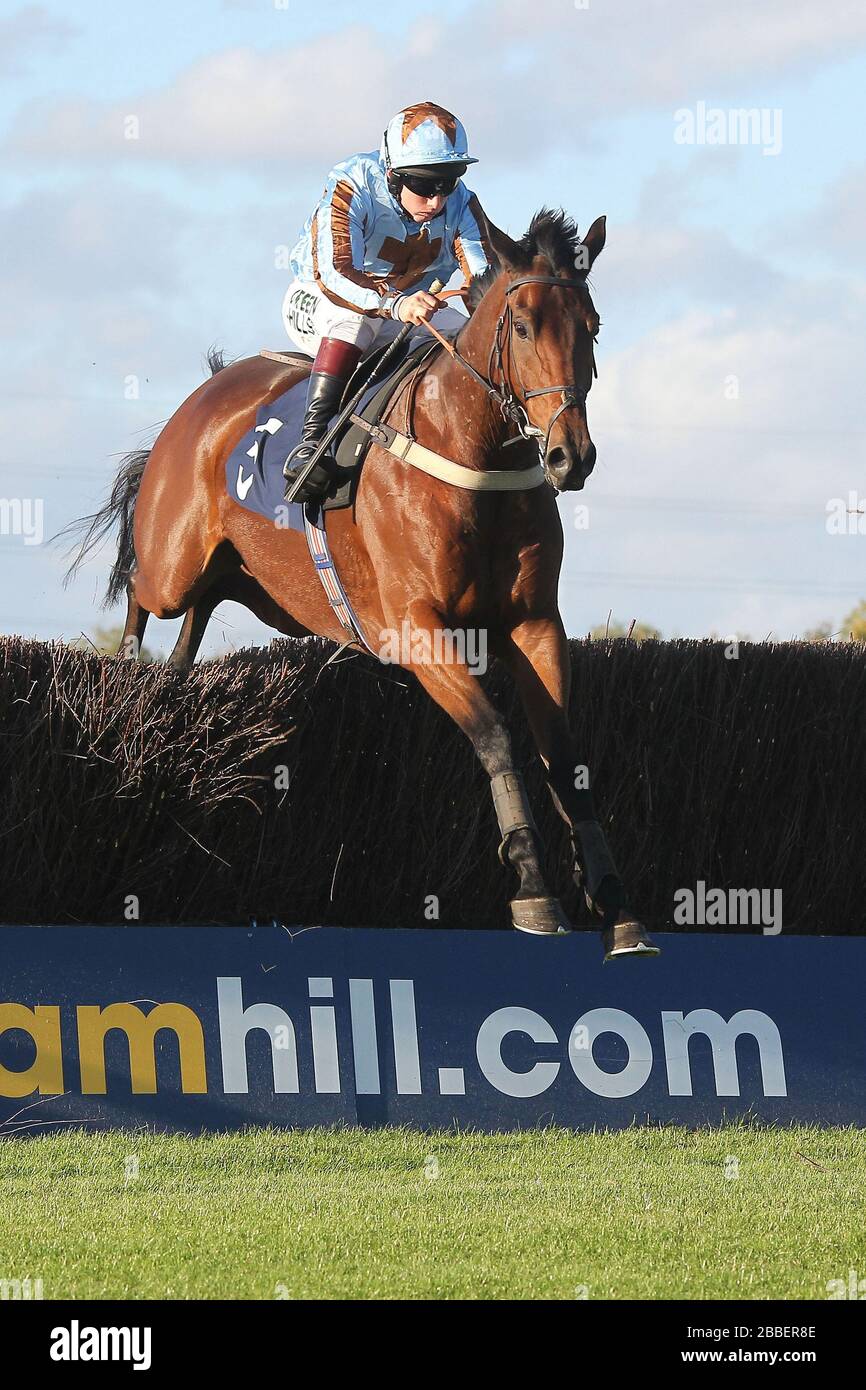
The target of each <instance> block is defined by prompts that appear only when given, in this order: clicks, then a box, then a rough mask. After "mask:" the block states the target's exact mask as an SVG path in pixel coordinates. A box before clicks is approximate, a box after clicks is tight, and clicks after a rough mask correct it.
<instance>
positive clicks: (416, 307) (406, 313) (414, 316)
mask: <svg viewBox="0 0 866 1390" xmlns="http://www.w3.org/2000/svg"><path fill="white" fill-rule="evenodd" d="M441 308H442V301H441V300H440V299H437V298H436V296H435V294H428V293H427V291H426V290H416V292H415V293H414V294H407V295H406V298H405V299H402V300H401V301H400V307H399V308H398V310H397V313H398V314H399V316H400V318H401V319H402V320H403V322H404V323H429V322H430V320H431V319H432V317H433V315H434V314H435V313H436V312H437V310H439V309H441Z"/></svg>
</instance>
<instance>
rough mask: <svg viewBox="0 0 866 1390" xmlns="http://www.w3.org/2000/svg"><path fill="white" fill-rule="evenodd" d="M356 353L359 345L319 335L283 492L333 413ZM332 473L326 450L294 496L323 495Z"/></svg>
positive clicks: (332, 461) (312, 499) (334, 466)
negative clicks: (305, 400)
mask: <svg viewBox="0 0 866 1390" xmlns="http://www.w3.org/2000/svg"><path fill="white" fill-rule="evenodd" d="M360 356H361V350H360V348H357V347H355V345H354V344H353V343H344V342H342V340H341V339H339V338H323V339H322V343H321V346H320V347H319V351H318V352H317V353H316V360H315V362H314V363H313V371H312V374H311V376H310V380H309V384H308V386H307V409H306V414H305V415H304V423H303V425H302V426H301V438H300V442H299V443H298V444H296V445H295V447H294V449H293V450H292V452H291V454H290V455H289V457H288V458H287V459H286V462H285V463H284V465H283V473H284V475H285V477H286V492H287V493H288V491H289V488H290V487H291V485H292V484H293V483H294V481H295V479H296V478H297V477H298V474H299V473H300V472H301V470H302V469H303V467H304V465H305V464H306V463H307V462H308V461H309V459H310V458H311V457H312V454H313V452H314V450H315V448H316V445H317V444H318V443H319V441H320V440H321V439H322V438H323V437H324V435H325V432H326V430H327V428H328V425H329V424H330V423H331V420H332V419H333V418H334V416H335V415H336V414H337V411H338V410H339V408H340V401H341V400H342V397H343V391H344V390H345V387H346V382H347V381H348V380H349V377H350V376H351V374H352V372H353V370H354V368H355V366H356V365H357V363H358V359H359V358H360ZM336 474H337V463H336V460H335V459H334V458H333V457H332V455H331V454H330V453H326V454H323V455H322V457H321V458H320V459H319V461H318V463H317V464H316V466H315V468H314V469H313V471H312V473H311V474H310V476H309V477H308V478H307V480H306V481H305V483H304V485H303V487H302V488H301V490H300V492H298V493H296V494H295V498H294V500H295V501H296V502H320V501H321V500H322V498H323V497H325V496H327V493H328V489H329V488H330V486H331V484H332V483H333V481H334V479H335V477H336Z"/></svg>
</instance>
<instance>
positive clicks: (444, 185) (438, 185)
mask: <svg viewBox="0 0 866 1390" xmlns="http://www.w3.org/2000/svg"><path fill="white" fill-rule="evenodd" d="M394 173H395V174H396V175H397V177H398V178H399V180H400V182H401V183H402V184H403V186H404V188H408V190H409V192H410V193H415V194H416V195H417V196H418V197H419V198H435V197H436V196H437V194H439V193H443V194H444V195H445V197H446V198H447V196H448V194H449V193H453V192H454V190H455V188H456V187H457V185H458V183H459V182H460V175H459V174H448V175H446V176H445V177H444V178H424V177H423V176H422V175H421V174H403V173H401V172H400V170H399V169H395V170H394Z"/></svg>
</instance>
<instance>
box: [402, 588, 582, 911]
mask: <svg viewBox="0 0 866 1390" xmlns="http://www.w3.org/2000/svg"><path fill="white" fill-rule="evenodd" d="M409 616H410V624H411V628H412V632H413V636H414V637H417V636H420V637H421V638H422V639H426V640H422V642H421V644H420V645H421V646H422V647H426V648H427V651H430V652H432V651H435V636H434V635H435V633H436V631H439V632H441V631H442V630H443V628H444V627H445V626H447V625H446V624H444V623H443V622H442V620H441V618H439V616H438V615H437V614H436V613H435V611H434V610H433V609H431V608H430V607H429V606H428V605H426V604H425V605H423V606H422V605H419V604H417V603H416V604H414V605H411V606H410V610H409ZM398 630H399V629H398ZM415 645H416V644H415V641H413V648H414V647H415ZM411 669H413V670H414V671H415V674H416V675H417V677H418V679H419V681H420V682H421V684H422V685H423V686H424V688H425V690H426V691H427V693H428V695H430V696H431V698H432V699H434V700H435V701H436V703H437V704H438V705H441V707H442V708H443V709H444V710H445V711H446V713H447V714H450V716H451V718H452V719H453V720H454V721H455V723H456V724H457V725H458V726H459V727H460V728H461V729H462V730H463V732H464V734H466V736H467V737H468V738H469V739H470V740H471V742H472V745H473V747H474V749H475V752H476V755H477V757H478V759H479V761H480V763H481V765H482V767H483V768H484V770H485V772H486V773H487V775H488V777H489V778H490V788H491V792H492V794H493V804H494V807H495V810H496V816H497V819H498V821H499V830H500V835H501V837H502V838H501V843H500V846H499V857H500V859H501V860H502V862H503V864H507V865H510V866H511V867H512V868H513V869H515V870H516V871H517V873H518V875H519V877H520V887H519V889H518V891H517V896H516V897H515V898H514V899H513V901H512V903H511V916H512V920H513V922H514V925H515V927H518V928H519V929H520V930H521V931H528V932H533V933H535V934H537V935H556V934H557V933H559V932H562V931H568V930H569V929H570V923H569V921H568V918H567V917H566V915H565V913H564V912H563V910H562V908H561V907H560V905H559V903H558V901H557V900H556V898H554V897H553V896H552V894H551V893H550V890H549V888H548V886H547V884H546V882H545V879H544V874H543V872H542V868H541V862H540V859H539V848H540V841H539V837H538V831H537V829H536V826H535V821H534V819H533V816H532V811H531V810H530V807H529V802H528V799H527V796H526V789H525V788H524V785H523V778H522V777H521V775H520V773H519V772H518V770H517V768H516V767H515V766H514V754H513V752H512V748H511V738H510V736H509V733H508V729H507V727H506V725H505V721H504V719H503V718H502V716H501V714H500V713H499V711H498V710H496V709H495V708H494V706H493V705H492V704H491V703H490V701H489V700H488V698H487V696H486V695H485V693H484V691H483V690H482V689H481V685H480V683H479V681H478V679H477V677H476V676H475V675H473V674H472V672H471V671H470V669H469V667H468V666H467V665H465V664H463V663H460V662H454V663H453V664H452V663H447V664H442V663H435V662H432V661H424V662H422V663H420V664H419V665H416V666H413V667H412V668H411Z"/></svg>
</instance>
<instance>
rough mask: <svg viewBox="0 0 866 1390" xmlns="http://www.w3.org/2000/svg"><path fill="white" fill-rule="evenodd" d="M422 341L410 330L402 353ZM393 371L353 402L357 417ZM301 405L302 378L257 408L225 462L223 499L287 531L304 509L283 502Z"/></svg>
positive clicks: (299, 523) (297, 524) (296, 527)
mask: <svg viewBox="0 0 866 1390" xmlns="http://www.w3.org/2000/svg"><path fill="white" fill-rule="evenodd" d="M425 338H426V335H424V333H423V331H422V330H416V332H415V333H412V334H410V337H409V341H408V343H407V348H408V349H409V350H411V349H412V348H413V347H417V346H418V345H419V343H420V342H421V341H422V340H424V339H425ZM402 360H404V359H402V358H401V361H402ZM399 370H400V366H399V363H395V364H394V371H393V372H389V373H388V374H387V375H386V376H385V377H384V378H383V380H382V381H379V382H376V383H375V384H374V385H372V386H371V387H370V388H369V389H368V390H367V391H365V392H364V395H363V396H362V398H361V400H360V401H359V402H358V413H360V412H361V411H362V410H363V409H364V407H365V406H366V405H367V402H368V401H369V400H370V399H371V397H372V396H373V395H375V393H376V392H377V391H379V390H381V388H382V386H383V385H384V383H385V382H386V381H388V380H390V379H391V377H392V376H393V375H394V374H395V373H396V372H397V371H399ZM306 402H307V378H306V377H304V378H303V380H301V381H297V382H295V384H294V386H290V387H289V389H288V391H286V392H284V394H283V395H282V396H277V398H276V400H273V401H271V403H270V405H263V406H259V409H258V410H257V412H256V423H255V426H254V427H253V429H251V430H248V431H247V433H246V434H245V435H244V436H243V438H242V439H241V440H239V441H238V443H237V444H236V445H235V447H234V448H233V449H232V451H231V453H230V454H229V456H228V458H227V459H226V491H227V492H228V495H229V497H231V498H233V500H234V501H235V502H237V503H238V505H239V506H241V507H245V508H246V510H247V511H250V512H258V513H259V515H260V516H266V517H267V518H268V520H269V521H272V522H273V523H274V525H276V526H280V527H282V528H283V529H285V528H286V527H288V528H289V529H290V530H292V531H303V529H304V506H303V503H300V502H287V501H286V500H285V489H286V481H285V478H284V477H283V464H284V463H285V461H286V459H287V458H288V456H289V454H290V453H291V451H292V449H293V448H294V446H295V445H296V444H297V442H298V440H299V439H300V437H301V426H302V424H303V421H304V409H305V407H306Z"/></svg>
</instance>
